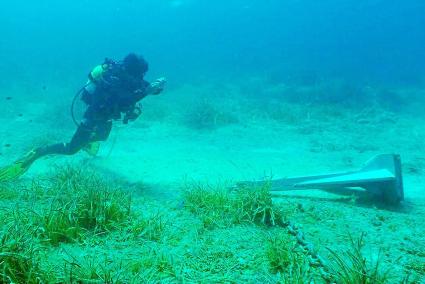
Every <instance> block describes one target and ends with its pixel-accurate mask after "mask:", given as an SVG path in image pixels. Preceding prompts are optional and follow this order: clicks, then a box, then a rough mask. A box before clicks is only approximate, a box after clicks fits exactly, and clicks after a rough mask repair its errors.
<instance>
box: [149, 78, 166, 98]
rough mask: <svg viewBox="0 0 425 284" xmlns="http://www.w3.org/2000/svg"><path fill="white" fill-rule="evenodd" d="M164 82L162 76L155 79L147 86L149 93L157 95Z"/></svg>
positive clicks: (161, 89) (162, 88)
mask: <svg viewBox="0 0 425 284" xmlns="http://www.w3.org/2000/svg"><path fill="white" fill-rule="evenodd" d="M166 82H167V79H165V78H164V77H161V78H158V79H156V80H155V81H154V82H152V83H151V85H150V86H149V93H150V94H153V95H158V94H159V93H161V92H162V91H163V90H164V87H165V83H166Z"/></svg>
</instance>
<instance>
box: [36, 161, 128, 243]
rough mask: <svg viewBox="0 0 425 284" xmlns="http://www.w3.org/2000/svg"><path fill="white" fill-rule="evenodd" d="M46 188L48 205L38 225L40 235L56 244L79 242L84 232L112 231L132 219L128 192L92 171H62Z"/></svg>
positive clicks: (77, 169) (71, 169)
mask: <svg viewBox="0 0 425 284" xmlns="http://www.w3.org/2000/svg"><path fill="white" fill-rule="evenodd" d="M45 186H46V187H47V189H46V191H47V192H48V194H49V195H50V196H49V198H48V206H47V208H43V210H42V211H41V212H40V213H38V214H37V215H36V221H35V222H36V224H37V225H38V226H39V233H40V235H41V236H42V237H44V239H46V240H48V241H49V242H51V243H52V244H54V245H57V244H58V243H60V242H71V241H76V240H78V239H79V238H80V237H81V235H82V234H83V233H84V232H93V233H100V232H106V231H109V230H112V229H114V228H116V227H119V226H120V225H121V224H123V223H124V222H126V221H127V220H128V219H129V216H130V206H131V198H130V195H129V193H127V192H125V191H123V190H122V189H120V188H119V187H117V186H116V185H114V184H113V183H109V182H107V181H105V178H104V177H102V176H100V175H98V174H96V173H95V172H94V171H92V170H89V169H81V168H76V167H71V166H68V167H64V168H60V169H59V170H57V172H55V173H54V174H53V176H52V177H51V178H50V180H49V182H48V183H47V184H46V185H45Z"/></svg>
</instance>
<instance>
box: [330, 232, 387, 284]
mask: <svg viewBox="0 0 425 284" xmlns="http://www.w3.org/2000/svg"><path fill="white" fill-rule="evenodd" d="M364 236H365V234H364V233H363V234H361V236H360V237H359V238H358V239H357V240H354V239H353V238H352V237H351V236H350V241H351V249H350V250H349V251H346V252H343V253H337V252H335V251H333V250H331V249H329V251H330V253H331V259H330V261H331V263H330V265H329V270H330V272H331V274H332V275H333V277H334V278H335V281H336V283H341V284H351V283H364V284H372V283H373V284H384V283H391V282H390V279H391V275H390V270H389V269H385V270H383V269H382V259H380V258H379V259H378V260H376V262H375V263H369V262H368V261H367V260H366V258H365V257H364V255H363V252H362V250H363V247H364Z"/></svg>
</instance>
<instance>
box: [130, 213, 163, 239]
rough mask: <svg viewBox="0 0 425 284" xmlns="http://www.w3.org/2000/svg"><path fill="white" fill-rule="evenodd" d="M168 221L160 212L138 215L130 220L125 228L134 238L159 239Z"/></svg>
mask: <svg viewBox="0 0 425 284" xmlns="http://www.w3.org/2000/svg"><path fill="white" fill-rule="evenodd" d="M167 223H168V221H167V220H166V219H165V217H164V216H163V215H161V214H160V213H156V214H152V215H147V216H140V217H138V218H136V219H134V220H132V222H131V224H130V226H129V227H127V228H126V229H127V230H128V233H129V234H130V235H131V236H132V237H133V238H135V239H144V240H148V241H155V242H156V241H160V240H161V238H162V236H163V233H164V230H165V227H166V226H167Z"/></svg>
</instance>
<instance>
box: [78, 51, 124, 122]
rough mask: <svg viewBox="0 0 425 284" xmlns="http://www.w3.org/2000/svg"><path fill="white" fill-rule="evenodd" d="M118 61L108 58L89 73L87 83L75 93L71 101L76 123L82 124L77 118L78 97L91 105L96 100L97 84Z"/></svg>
mask: <svg viewBox="0 0 425 284" xmlns="http://www.w3.org/2000/svg"><path fill="white" fill-rule="evenodd" d="M116 64H117V63H116V62H115V61H113V60H111V59H108V58H106V59H105V62H104V63H103V64H100V65H97V66H96V67H95V68H93V70H92V71H91V72H90V73H89V75H88V81H87V83H86V84H85V85H84V86H83V87H82V88H81V89H80V90H78V92H77V93H76V94H75V95H74V98H73V99H72V103H71V117H72V120H73V121H74V123H75V125H76V126H77V127H78V126H80V124H81V122H78V121H77V119H76V118H75V104H76V101H77V99H78V98H79V99H81V100H82V101H83V102H84V103H86V104H87V105H91V104H92V103H93V101H94V94H95V92H96V88H97V84H98V83H99V82H100V81H102V80H103V75H104V74H105V72H106V71H107V70H109V69H110V68H112V67H113V66H114V65H116Z"/></svg>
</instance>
